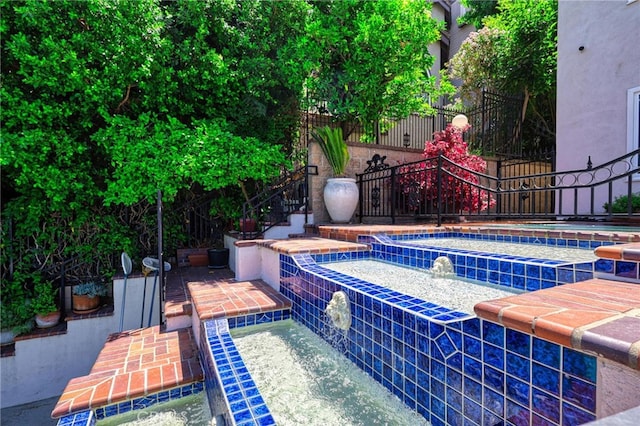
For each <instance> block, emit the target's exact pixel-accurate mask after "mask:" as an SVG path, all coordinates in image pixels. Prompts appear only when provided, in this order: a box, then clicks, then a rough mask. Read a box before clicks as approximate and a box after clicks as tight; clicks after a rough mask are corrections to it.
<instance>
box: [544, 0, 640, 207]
mask: <svg viewBox="0 0 640 426" xmlns="http://www.w3.org/2000/svg"><path fill="white" fill-rule="evenodd" d="M557 77H558V97H557V139H556V149H557V161H556V170H559V171H562V170H575V169H584V168H585V167H586V165H587V161H588V159H589V157H591V161H592V163H593V166H594V167H595V166H597V165H600V164H603V163H605V162H607V161H609V160H613V159H615V158H618V157H620V156H622V155H624V154H626V153H628V152H630V151H632V150H634V149H637V148H638V146H639V145H640V135H639V131H638V128H639V126H640V0H596V1H579V0H560V2H559V5H558V75H557ZM633 185H634V188H633V191H634V192H638V191H640V177H638V179H636V180H634V183H633ZM614 190H615V192H616V193H618V194H623V193H626V190H627V188H626V185H622V184H621V185H619V186H618V187H616V188H614ZM601 205H602V204H601V203H600V204H599V205H597V206H596V207H598V208H600V206H601Z"/></svg>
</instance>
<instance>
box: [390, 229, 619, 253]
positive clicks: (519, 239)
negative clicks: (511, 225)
mask: <svg viewBox="0 0 640 426" xmlns="http://www.w3.org/2000/svg"><path fill="white" fill-rule="evenodd" d="M389 238H390V239H392V240H394V241H404V242H411V241H413V240H422V239H427V238H465V239H469V240H480V241H498V242H503V243H517V244H531V245H537V246H540V245H543V246H551V247H566V248H579V249H585V250H594V249H595V248H597V247H600V246H603V245H611V244H615V243H614V242H611V241H596V240H581V239H578V238H547V237H536V236H518V235H504V234H476V233H470V232H451V231H443V232H429V233H422V234H403V235H393V236H391V237H389Z"/></svg>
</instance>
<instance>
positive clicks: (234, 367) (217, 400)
mask: <svg viewBox="0 0 640 426" xmlns="http://www.w3.org/2000/svg"><path fill="white" fill-rule="evenodd" d="M290 316H291V311H290V309H283V310H278V311H273V312H265V313H262V314H259V315H256V314H252V315H247V316H241V317H234V318H229V319H227V318H216V319H209V320H205V321H203V322H202V326H201V327H200V330H201V338H200V348H199V353H200V359H201V361H202V364H203V368H204V371H205V383H206V390H207V397H208V399H209V405H210V407H211V408H212V411H213V412H214V415H216V414H217V415H220V416H222V417H223V418H224V421H225V425H227V426H234V425H237V426H250V425H251V426H270V425H275V424H276V422H275V420H274V418H273V416H272V415H271V412H270V411H269V408H268V407H267V404H266V403H265V401H264V399H263V398H262V396H261V395H260V391H259V390H258V388H257V386H256V384H255V383H254V381H253V379H252V378H251V374H250V373H249V371H248V370H247V368H246V366H245V364H244V361H243V359H242V357H241V356H240V353H239V352H238V350H237V348H236V346H235V344H234V343H233V339H232V337H231V334H230V333H229V329H230V328H235V327H244V326H249V325H255V324H263V323H267V322H273V321H280V320H283V319H288V318H290Z"/></svg>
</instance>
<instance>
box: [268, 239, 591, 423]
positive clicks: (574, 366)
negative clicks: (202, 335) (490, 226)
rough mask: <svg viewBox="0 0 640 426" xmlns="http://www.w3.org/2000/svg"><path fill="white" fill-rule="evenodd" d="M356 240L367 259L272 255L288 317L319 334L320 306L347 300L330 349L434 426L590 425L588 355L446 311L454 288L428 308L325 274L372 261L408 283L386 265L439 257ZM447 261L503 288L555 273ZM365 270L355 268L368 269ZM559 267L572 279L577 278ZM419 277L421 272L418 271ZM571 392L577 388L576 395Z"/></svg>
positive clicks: (482, 259)
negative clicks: (366, 249) (338, 336)
mask: <svg viewBox="0 0 640 426" xmlns="http://www.w3.org/2000/svg"><path fill="white" fill-rule="evenodd" d="M361 241H362V240H361ZM364 241H366V242H369V243H371V244H372V251H371V252H370V253H367V254H362V253H331V254H327V255H316V256H312V255H307V254H299V255H293V256H281V258H280V259H281V267H280V270H281V281H280V288H281V292H282V293H283V294H284V295H285V296H287V297H288V298H289V299H291V300H292V302H293V306H292V319H294V320H295V321H296V322H299V323H301V324H303V325H304V326H305V327H307V328H309V329H310V330H311V331H313V332H314V333H316V334H317V335H318V336H321V337H322V336H325V333H324V331H325V329H326V327H327V321H328V320H329V319H328V317H327V315H326V314H325V313H324V310H325V309H326V306H327V304H328V303H329V301H330V299H331V297H332V295H333V294H334V293H335V292H336V291H344V292H345V293H347V294H348V296H349V299H350V301H351V313H352V317H353V318H352V326H351V328H350V329H349V331H348V332H347V333H344V334H343V336H344V341H341V342H340V343H339V347H340V352H341V353H343V354H344V355H345V357H346V358H348V359H349V360H350V361H351V362H352V363H353V365H356V366H358V367H359V368H360V369H362V370H363V371H364V372H366V373H367V374H368V375H369V376H371V377H372V378H373V379H374V380H375V381H376V382H378V383H380V384H382V386H383V387H384V388H386V389H387V390H388V391H390V392H392V393H393V394H394V395H396V396H397V397H398V398H400V399H401V400H402V401H404V403H405V404H406V405H407V406H408V407H409V408H410V409H412V410H416V411H417V412H418V413H420V415H422V416H423V417H424V418H425V419H426V420H428V421H430V423H431V424H432V425H434V426H440V425H442V426H444V425H450V424H490V425H495V424H547V425H560V424H575V425H578V424H582V423H586V422H589V421H592V420H594V419H595V416H596V407H595V405H596V404H595V401H596V397H595V395H596V377H597V371H598V370H597V358H596V357H595V356H593V355H589V354H585V353H582V352H580V351H578V350H574V349H571V348H567V347H564V346H562V345H559V344H557V343H552V342H549V341H546V340H544V339H541V338H540V337H538V336H534V335H532V334H529V333H526V332H522V331H517V330H512V329H506V328H505V327H504V326H502V325H499V324H496V323H493V322H490V321H487V320H485V319H482V318H479V317H476V316H475V315H469V314H464V313H462V312H458V311H452V310H451V309H450V308H448V307H445V306H448V305H449V304H450V303H449V302H450V301H453V300H455V299H457V298H458V297H459V295H458V294H457V293H456V294H454V292H453V290H452V289H453V287H455V286H448V287H447V288H446V291H445V296H446V295H447V294H448V300H445V301H443V306H437V305H434V303H431V302H427V301H425V300H424V299H422V298H417V297H414V296H411V295H408V294H406V293H404V292H399V291H397V290H392V289H387V288H384V287H381V286H380V285H376V284H373V283H371V282H369V281H365V280H362V279H359V278H355V277H353V276H351V275H347V274H344V273H341V272H335V271H332V270H330V269H328V268H327V267H326V266H327V264H328V263H334V262H335V263H336V264H341V265H349V264H351V263H353V261H354V260H358V261H359V260H360V259H365V260H370V259H376V261H378V260H379V261H380V262H377V263H379V265H380V267H381V271H382V275H387V276H388V277H390V280H391V281H394V282H400V281H406V280H407V279H405V278H403V277H401V276H399V275H398V273H399V272H398V271H396V270H395V269H390V266H392V265H390V263H400V264H402V265H411V266H414V265H416V264H420V266H419V267H422V268H428V267H431V266H432V265H433V261H434V260H435V259H436V258H437V257H438V256H436V254H437V253H435V251H434V250H425V249H421V248H417V247H399V246H394V245H393V243H394V242H393V241H391V242H389V244H390V245H388V244H387V241H386V240H384V239H383V238H379V237H375V236H372V237H368V239H365V240H364ZM432 255H433V256H434V257H431V256H432ZM493 256H494V257H495V256H496V255H493ZM454 257H455V258H456V262H454V269H455V270H456V274H457V275H458V276H460V273H458V271H459V269H460V268H461V265H462V268H463V271H468V269H467V265H469V263H468V262H469V261H472V263H473V266H474V267H477V268H475V269H473V270H474V271H475V270H476V269H477V271H478V275H480V271H481V270H482V271H485V272H487V275H488V276H489V275H490V274H491V273H493V272H495V273H496V274H504V275H498V277H497V280H498V281H501V280H502V279H503V278H502V277H504V280H505V282H510V283H512V282H515V281H517V279H519V278H522V280H523V282H524V283H526V284H523V286H522V288H523V289H524V287H525V286H526V287H527V289H529V287H530V284H529V283H530V282H531V283H534V282H536V281H537V284H538V285H539V284H540V281H544V279H542V280H541V278H543V277H545V276H546V275H547V274H551V273H554V274H555V273H556V272H557V271H556V270H555V268H553V267H551V268H550V269H549V270H545V269H544V268H545V266H541V265H544V264H545V263H544V262H547V261H542V263H535V262H534V261H533V260H532V259H526V260H525V261H524V263H523V262H520V264H521V265H523V266H524V267H525V270H526V272H525V274H524V275H522V276H521V275H518V274H520V273H521V272H522V271H520V270H518V267H517V264H516V263H513V262H511V260H509V261H503V260H498V259H495V262H496V263H495V265H493V264H491V263H492V262H494V260H493V259H491V258H488V257H489V255H483V254H482V253H477V254H476V255H475V256H473V257H468V256H466V255H457V254H456V255H454ZM318 262H320V263H318ZM559 263H562V262H559ZM506 267H508V271H505V270H504V269H503V268H506ZM565 267H566V266H565ZM371 268H372V265H365V266H364V269H365V270H366V271H368V272H369V271H370V270H371ZM481 268H482V269H481ZM566 268H567V272H571V276H572V277H573V278H572V279H575V276H577V275H578V274H577V273H576V271H574V270H573V269H571V268H570V267H566ZM402 269H407V270H410V268H404V267H403V268H402ZM585 273H588V271H585ZM420 274H421V275H422V276H423V277H424V275H425V273H424V271H423V272H420ZM560 275H563V274H560ZM487 278H489V277H487ZM549 279H551V278H549ZM368 280H369V279H368ZM409 280H410V279H409ZM564 282H568V281H564ZM550 284H552V285H558V283H555V282H551V281H550ZM531 287H533V285H531ZM537 288H539V287H537ZM466 292H467V290H466V289H465V290H463V291H462V292H461V293H466ZM328 341H331V340H328ZM574 389H580V391H579V393H575V392H574ZM327 424H329V423H327Z"/></svg>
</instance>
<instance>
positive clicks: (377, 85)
mask: <svg viewBox="0 0 640 426" xmlns="http://www.w3.org/2000/svg"><path fill="white" fill-rule="evenodd" d="M313 4H314V9H313V11H312V13H311V16H310V20H309V23H308V25H307V29H306V37H304V38H302V39H301V45H300V52H304V55H305V56H304V59H303V60H300V61H299V65H298V66H300V67H302V68H303V69H304V72H308V73H310V78H309V79H308V80H307V82H306V87H307V89H308V92H309V96H310V101H311V102H313V103H314V104H313V106H317V105H318V103H325V105H326V108H327V110H328V112H329V113H331V114H332V115H333V116H334V117H335V119H336V120H337V121H340V122H342V125H343V133H344V137H345V138H346V137H347V136H348V135H349V134H350V133H351V131H352V130H353V129H350V128H345V123H347V122H352V123H355V122H360V123H361V124H362V125H363V126H364V129H365V132H366V134H367V137H368V138H369V139H371V138H372V137H373V135H374V133H375V132H374V124H375V123H376V122H377V121H378V120H380V119H381V118H383V117H386V118H390V119H397V118H403V117H406V116H408V115H409V114H410V113H411V112H427V111H429V104H428V96H427V95H429V94H435V93H436V82H435V78H434V77H433V76H430V75H429V71H428V70H429V68H430V67H431V65H432V64H433V56H431V55H430V54H429V51H428V47H429V44H430V43H432V42H434V41H436V40H438V39H439V37H440V33H439V30H440V29H441V25H440V24H439V23H438V22H436V21H435V20H434V19H433V18H431V14H430V7H431V5H430V4H429V3H428V2H425V1H400V0H387V1H366V0H335V1H317V2H313Z"/></svg>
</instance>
